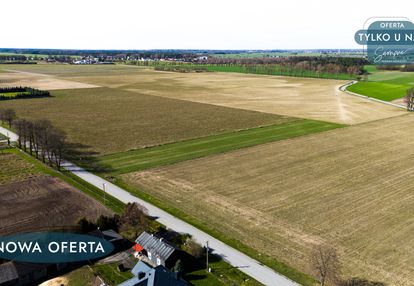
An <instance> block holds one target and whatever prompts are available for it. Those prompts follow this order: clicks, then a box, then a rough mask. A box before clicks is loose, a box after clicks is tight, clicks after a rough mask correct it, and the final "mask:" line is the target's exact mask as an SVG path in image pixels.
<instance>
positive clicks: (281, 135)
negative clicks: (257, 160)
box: [98, 119, 341, 174]
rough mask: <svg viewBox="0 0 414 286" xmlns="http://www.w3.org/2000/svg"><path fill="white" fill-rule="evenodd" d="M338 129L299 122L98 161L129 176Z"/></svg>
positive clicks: (140, 150) (184, 142) (310, 122)
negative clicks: (134, 172) (195, 159)
mask: <svg viewBox="0 0 414 286" xmlns="http://www.w3.org/2000/svg"><path fill="white" fill-rule="evenodd" d="M338 127H341V125H339V124H334V123H327V122H322V121H313V120H303V119H300V120H297V121H293V122H288V123H284V124H279V125H271V126H266V127H261V128H252V129H248V130H243V131H238V132H232V133H226V134H221V135H214V136H209V137H204V138H199V139H193V140H188V141H183V142H177V143H172V144H166V145H162V146H157V147H153V148H145V149H139V150H134V151H129V152H123V153H116V154H111V155H107V156H103V157H99V158H98V162H99V163H101V164H102V165H104V166H106V167H107V169H108V170H110V172H112V173H115V174H120V173H129V172H133V171H139V170H144V169H148V168H154V167H158V166H162V165H167V164H173V163H177V162H180V161H185V160H190V159H194V158H200V157H204V156H208V155H213V154H218V153H225V152H229V151H232V150H237V149H240V148H245V147H250V146H254V145H259V144H264V143H268V142H272V141H278V140H283V139H288V138H293V137H297V136H301V135H306V134H312V133H316V132H322V131H327V130H330V129H334V128H338Z"/></svg>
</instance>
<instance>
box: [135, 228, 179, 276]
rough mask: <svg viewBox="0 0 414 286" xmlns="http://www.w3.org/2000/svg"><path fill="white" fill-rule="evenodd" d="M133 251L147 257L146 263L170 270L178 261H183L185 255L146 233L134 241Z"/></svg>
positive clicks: (161, 239)
mask: <svg viewBox="0 0 414 286" xmlns="http://www.w3.org/2000/svg"><path fill="white" fill-rule="evenodd" d="M135 242H136V244H135V245H134V247H133V248H134V250H135V252H136V253H140V254H142V255H145V256H146V257H148V260H149V261H148V262H150V263H151V264H152V265H154V266H159V265H162V266H164V267H166V268H167V269H172V268H173V267H174V265H175V263H176V262H177V261H178V260H183V259H185V258H186V255H185V253H184V252H183V251H181V250H180V249H178V248H176V247H175V246H173V245H171V244H170V243H168V242H167V241H165V240H164V239H163V238H160V237H157V236H155V235H153V234H149V233H147V232H145V231H144V232H143V233H141V235H140V236H139V237H138V238H137V239H136V240H135Z"/></svg>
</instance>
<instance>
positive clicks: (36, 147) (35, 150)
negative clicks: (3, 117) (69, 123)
mask: <svg viewBox="0 0 414 286" xmlns="http://www.w3.org/2000/svg"><path fill="white" fill-rule="evenodd" d="M13 125H14V128H15V130H16V133H17V135H18V136H19V138H18V142H17V143H18V146H19V148H23V149H24V150H25V151H26V152H29V153H30V154H31V155H34V156H36V158H37V159H39V157H40V158H41V159H42V161H43V163H46V162H47V163H48V164H49V165H50V166H52V167H53V166H54V167H56V168H57V169H58V170H60V168H61V165H62V160H63V155H64V152H65V150H66V148H65V147H66V134H65V132H63V131H62V130H61V129H59V128H57V127H55V126H53V125H52V123H51V122H50V121H49V120H44V119H40V120H33V121H30V120H26V119H17V120H15V121H14V123H13Z"/></svg>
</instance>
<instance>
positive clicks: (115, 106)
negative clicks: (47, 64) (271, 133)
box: [1, 88, 294, 154]
mask: <svg viewBox="0 0 414 286" xmlns="http://www.w3.org/2000/svg"><path fill="white" fill-rule="evenodd" d="M52 96H53V97H52V98H36V99H24V100H8V101H4V102H2V103H1V105H2V107H5V108H6V107H8V108H13V109H15V110H16V112H17V114H18V116H21V117H24V118H27V119H39V118H46V119H49V120H51V121H52V122H53V123H54V124H55V125H56V126H58V127H60V128H62V129H63V130H65V131H66V132H67V135H68V139H69V140H70V141H71V142H74V143H82V144H84V145H86V147H85V149H86V150H93V151H96V152H98V153H100V154H106V153H114V152H120V151H126V150H129V149H136V148H142V147H145V146H153V145H159V144H165V143H169V142H175V141H182V140H185V139H190V138H197V137H203V136H208V135H211V134H218V133H224V132H229V131H234V130H240V129H246V128H251V127H257V126H262V125H269V124H278V123H284V122H288V121H292V120H294V119H292V118H287V117H285V116H279V115H275V114H266V113H260V112H255V111H248V110H239V109H234V108H227V107H220V106H214V105H208V104H201V103H197V102H190V101H181V100H176V99H170V98H164V97H159V96H151V95H145V94H139V93H135V92H129V91H124V90H120V89H112V88H92V89H73V90H59V91H53V92H52Z"/></svg>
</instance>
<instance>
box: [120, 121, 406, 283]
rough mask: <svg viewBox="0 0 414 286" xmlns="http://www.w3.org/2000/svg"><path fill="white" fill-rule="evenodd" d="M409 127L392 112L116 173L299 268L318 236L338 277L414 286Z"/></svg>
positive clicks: (306, 266)
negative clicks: (336, 259)
mask: <svg viewBox="0 0 414 286" xmlns="http://www.w3.org/2000/svg"><path fill="white" fill-rule="evenodd" d="M413 124H414V116H412V115H406V116H400V117H395V118H392V119H387V120H379V121H376V122H371V123H366V124H360V125H356V126H352V127H348V128H343V129H336V130H332V131H328V132H324V133H319V134H314V135H308V136H302V137H299V138H294V139H289V140H283V141H278V142H274V143H269V144H265V145H260V146H256V147H251V148H246V149H242V150H239V151H234V152H229V153H226V154H222V155H216V156H210V157H206V158H201V159H196V160H191V161H186V162H182V163H178V164H175V165H171V166H168V167H163V168H158V169H153V170H150V171H144V172H137V173H131V174H126V175H123V179H124V180H125V181H126V182H127V183H129V184H131V185H134V186H137V187H138V188H139V189H140V190H142V191H144V192H146V193H148V194H150V195H152V196H154V197H156V198H158V199H160V200H162V201H163V202H165V203H168V204H170V205H171V206H173V207H175V208H178V209H180V210H182V211H184V212H185V213H187V214H188V215H190V216H192V217H194V218H196V219H197V220H198V221H200V222H201V223H205V224H206V225H208V226H209V227H210V228H214V229H217V230H219V231H220V232H222V233H223V234H225V235H226V236H228V237H230V238H234V239H238V240H240V241H241V242H243V243H244V244H246V245H250V246H251V247H254V248H255V249H257V250H259V251H260V252H262V253H268V254H270V255H272V256H274V257H275V258H280V259H283V260H284V261H286V262H288V263H289V264H290V265H292V266H295V267H298V268H299V269H301V270H303V271H307V272H309V264H308V258H309V253H310V250H311V249H312V247H313V245H315V244H319V243H321V242H325V243H328V244H330V245H333V246H334V247H336V248H337V250H338V251H339V253H340V258H341V261H342V263H343V272H344V274H345V276H359V277H365V278H369V279H373V280H380V281H384V282H387V283H390V285H413V281H414V248H413V247H412V246H413V243H414V219H413V206H414V184H413V181H414V165H413V163H412V162H413V160H412V159H413V155H412V153H413V152H412V150H413V148H414V133H413V132H412V130H411V129H410V128H407V126H411V125H413Z"/></svg>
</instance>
